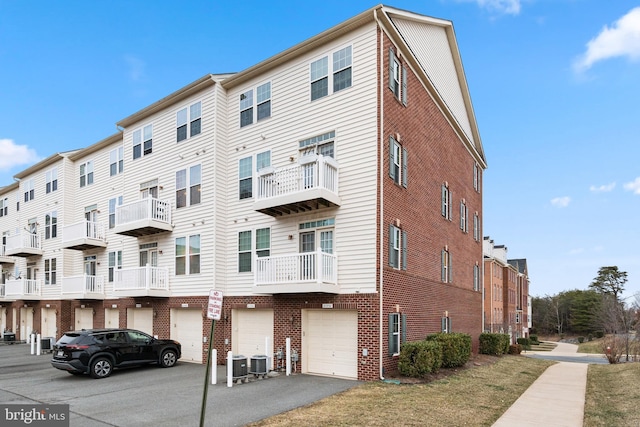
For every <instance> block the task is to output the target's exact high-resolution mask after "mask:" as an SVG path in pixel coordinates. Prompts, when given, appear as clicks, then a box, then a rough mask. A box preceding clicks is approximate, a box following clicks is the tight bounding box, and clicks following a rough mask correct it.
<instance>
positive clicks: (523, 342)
mask: <svg viewBox="0 0 640 427" xmlns="http://www.w3.org/2000/svg"><path fill="white" fill-rule="evenodd" d="M516 342H517V343H518V344H519V345H520V347H521V349H520V351H521V352H522V350H531V339H530V338H518V339H517V340H516Z"/></svg>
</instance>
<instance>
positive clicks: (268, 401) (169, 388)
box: [0, 344, 362, 427]
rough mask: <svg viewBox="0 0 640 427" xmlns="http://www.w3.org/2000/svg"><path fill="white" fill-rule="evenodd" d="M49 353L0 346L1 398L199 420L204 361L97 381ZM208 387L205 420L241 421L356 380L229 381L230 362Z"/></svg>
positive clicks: (78, 417) (95, 419) (103, 415)
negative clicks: (57, 363)
mask: <svg viewBox="0 0 640 427" xmlns="http://www.w3.org/2000/svg"><path fill="white" fill-rule="evenodd" d="M50 359H51V355H50V354H43V355H40V356H35V355H30V346H29V345H26V344H15V345H0V402H2V403H34V404H38V403H41V404H60V403H62V404H69V409H70V421H71V422H70V425H71V426H83V427H85V426H86V427H94V426H95V427H98V426H101V427H104V426H122V427H130V426H132V427H133V426H165V425H166V426H178V425H185V426H187V425H188V426H196V425H198V424H199V422H200V411H201V406H202V396H203V390H204V376H205V370H206V367H205V366H204V365H196V364H191V363H180V362H179V363H178V365H176V366H175V367H173V368H169V369H162V368H159V367H157V366H147V367H142V368H136V369H124V370H116V371H114V373H113V375H112V376H111V377H109V378H105V379H100V380H95V379H92V378H89V377H88V376H73V375H69V374H68V373H67V372H64V371H60V370H58V369H55V368H53V367H52V366H51V363H50ZM217 372H218V384H216V385H210V386H209V390H208V393H207V407H206V417H205V421H206V422H205V425H207V426H216V427H218V426H220V427H225V426H243V425H245V424H248V423H250V422H254V421H259V420H261V419H264V418H268V417H270V416H273V415H276V414H279V413H282V412H286V411H288V410H291V409H294V408H297V407H300V406H304V405H308V404H310V403H313V402H315V401H317V400H320V399H322V398H325V397H327V396H330V395H333V394H336V393H340V392H342V391H344V390H348V389H350V388H352V387H355V386H357V385H359V384H362V383H361V382H359V381H352V380H343V379H337V378H327V377H318V376H312V375H303V374H295V375H291V376H286V375H284V374H282V375H279V376H276V377H271V378H266V379H256V380H251V381H250V382H249V383H242V384H239V385H238V384H234V386H233V387H231V388H229V387H227V383H226V367H225V366H219V367H218V370H217Z"/></svg>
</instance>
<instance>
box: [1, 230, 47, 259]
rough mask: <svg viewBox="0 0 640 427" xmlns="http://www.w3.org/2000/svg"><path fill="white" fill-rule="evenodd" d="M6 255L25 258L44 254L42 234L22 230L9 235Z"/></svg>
mask: <svg viewBox="0 0 640 427" xmlns="http://www.w3.org/2000/svg"><path fill="white" fill-rule="evenodd" d="M5 255H6V256H19V257H25V258H26V257H30V256H36V255H37V256H42V243H41V241H40V235H38V234H32V233H29V232H27V231H20V233H19V234H16V235H15V236H7V244H6V248H5Z"/></svg>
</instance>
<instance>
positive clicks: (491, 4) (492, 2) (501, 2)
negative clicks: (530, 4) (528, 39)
mask: <svg viewBox="0 0 640 427" xmlns="http://www.w3.org/2000/svg"><path fill="white" fill-rule="evenodd" d="M457 1H458V2H466V3H469V2H472V3H477V4H478V6H480V7H482V8H485V9H489V10H491V11H494V12H498V13H505V14H508V15H517V14H519V13H520V4H521V0H457Z"/></svg>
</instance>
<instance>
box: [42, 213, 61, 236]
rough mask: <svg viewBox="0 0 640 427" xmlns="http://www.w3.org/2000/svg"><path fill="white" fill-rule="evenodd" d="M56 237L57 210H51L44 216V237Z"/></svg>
mask: <svg viewBox="0 0 640 427" xmlns="http://www.w3.org/2000/svg"><path fill="white" fill-rule="evenodd" d="M55 237H58V212H57V211H52V212H49V213H47V214H45V216H44V238H45V239H53V238H55Z"/></svg>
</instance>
